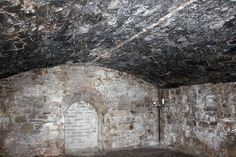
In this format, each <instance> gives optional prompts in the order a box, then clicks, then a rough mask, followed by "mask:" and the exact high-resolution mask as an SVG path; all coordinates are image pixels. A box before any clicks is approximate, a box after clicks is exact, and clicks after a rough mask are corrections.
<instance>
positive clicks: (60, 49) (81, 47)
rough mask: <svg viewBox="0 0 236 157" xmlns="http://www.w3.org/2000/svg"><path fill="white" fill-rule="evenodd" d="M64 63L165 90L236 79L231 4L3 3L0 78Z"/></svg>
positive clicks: (129, 0) (235, 12) (235, 5)
mask: <svg viewBox="0 0 236 157" xmlns="http://www.w3.org/2000/svg"><path fill="white" fill-rule="evenodd" d="M68 61H71V62H77V63H81V64H89V65H90V64H91V65H99V66H105V67H109V68H114V69H118V70H121V71H125V72H128V73H131V74H134V75H136V76H138V77H140V78H142V79H144V80H146V81H149V82H152V83H155V84H157V85H158V86H160V87H163V88H165V87H167V88H168V87H177V86H180V85H190V84H200V83H207V82H213V83H216V82H231V81H236V1H235V0H145V1H144V0H71V1H68V0H50V1H48V0H1V1H0V78H4V77H9V76H11V75H14V74H17V73H20V72H23V71H27V70H30V69H34V68H41V67H50V66H54V65H58V64H64V63H66V62H68Z"/></svg>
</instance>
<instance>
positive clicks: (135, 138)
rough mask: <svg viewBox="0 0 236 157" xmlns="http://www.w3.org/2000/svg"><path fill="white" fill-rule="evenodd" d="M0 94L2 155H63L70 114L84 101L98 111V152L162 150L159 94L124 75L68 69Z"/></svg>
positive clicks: (31, 77) (33, 74) (40, 74)
mask: <svg viewBox="0 0 236 157" xmlns="http://www.w3.org/2000/svg"><path fill="white" fill-rule="evenodd" d="M0 92H1V93H0V106H1V110H0V111H1V112H0V120H1V121H0V132H1V134H0V139H1V140H0V153H1V154H4V153H5V154H7V155H9V156H12V157H22V156H24V157H32V156H34V155H43V156H53V155H63V154H64V151H65V149H64V138H65V137H64V134H65V133H64V129H65V128H64V125H65V114H66V111H67V110H68V108H69V107H70V106H71V105H72V104H75V103H78V102H81V101H84V102H86V103H89V104H91V105H92V106H93V107H94V108H95V109H96V112H97V115H98V149H99V151H108V150H114V149H122V148H130V147H144V146H150V145H155V144H157V133H158V132H157V122H156V119H157V118H156V116H155V115H156V109H155V108H154V107H153V104H152V101H153V100H155V99H156V97H155V96H156V95H157V94H158V91H157V89H156V87H155V86H153V85H151V84H149V83H147V82H144V81H142V80H139V79H137V78H136V77H133V76H131V75H127V74H125V73H122V72H118V71H115V70H110V69H105V68H96V67H79V66H77V65H64V66H59V67H54V68H49V69H40V70H34V71H30V72H26V73H22V74H19V75H16V76H13V77H9V78H7V79H2V80H0ZM155 101H156V100H155ZM2 132H4V134H2Z"/></svg>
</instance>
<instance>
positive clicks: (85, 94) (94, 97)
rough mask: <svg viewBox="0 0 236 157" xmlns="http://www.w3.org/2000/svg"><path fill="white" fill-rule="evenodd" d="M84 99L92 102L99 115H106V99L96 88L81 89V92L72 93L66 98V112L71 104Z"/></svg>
mask: <svg viewBox="0 0 236 157" xmlns="http://www.w3.org/2000/svg"><path fill="white" fill-rule="evenodd" d="M79 101H84V102H87V103H89V104H91V105H92V106H93V107H94V108H95V110H96V111H97V113H98V114H99V115H105V114H106V113H107V110H108V108H107V106H106V105H105V101H104V99H103V96H102V95H100V94H99V93H98V91H96V90H89V91H88V90H84V89H82V90H80V91H79V92H76V93H73V94H70V95H69V96H67V97H66V98H65V105H66V106H65V112H64V113H66V111H67V110H68V108H69V107H70V105H72V104H74V103H76V102H79Z"/></svg>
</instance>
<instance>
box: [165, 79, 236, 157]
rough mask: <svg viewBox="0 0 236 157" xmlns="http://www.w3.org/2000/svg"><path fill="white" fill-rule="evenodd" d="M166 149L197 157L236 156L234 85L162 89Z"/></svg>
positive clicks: (235, 94) (235, 101)
mask: <svg viewBox="0 0 236 157" xmlns="http://www.w3.org/2000/svg"><path fill="white" fill-rule="evenodd" d="M162 98H163V99H164V100H165V104H164V108H163V115H162V116H163V123H162V124H163V130H162V131H163V133H162V134H163V135H164V137H163V139H162V142H163V144H164V145H166V146H170V147H173V148H175V149H177V150H180V151H183V152H186V153H190V154H195V155H199V156H201V157H203V156H206V157H235V156H236V83H226V84H215V85H214V84H204V85H195V86H185V87H180V88H176V89H166V90H162Z"/></svg>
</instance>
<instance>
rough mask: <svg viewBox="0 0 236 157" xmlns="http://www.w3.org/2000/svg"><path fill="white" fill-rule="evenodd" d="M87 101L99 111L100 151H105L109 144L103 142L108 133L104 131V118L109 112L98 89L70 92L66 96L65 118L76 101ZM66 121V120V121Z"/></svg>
mask: <svg viewBox="0 0 236 157" xmlns="http://www.w3.org/2000/svg"><path fill="white" fill-rule="evenodd" d="M80 102H86V103H88V104H90V105H91V106H92V107H93V108H94V109H95V110H96V112H97V115H98V147H99V151H103V150H104V149H105V148H106V147H107V146H106V144H104V143H103V141H104V139H106V136H105V135H106V133H104V129H103V128H104V127H103V119H104V115H105V114H106V113H107V110H108V109H107V106H106V105H105V102H104V100H103V97H102V96H101V95H100V94H99V93H98V92H97V91H96V90H94V91H93V90H90V91H88V90H80V91H78V92H76V93H73V94H70V95H68V96H66V97H65V106H64V109H63V110H64V118H65V117H66V114H67V111H68V109H69V108H70V107H71V105H73V104H75V103H80ZM65 123H66V122H65Z"/></svg>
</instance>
